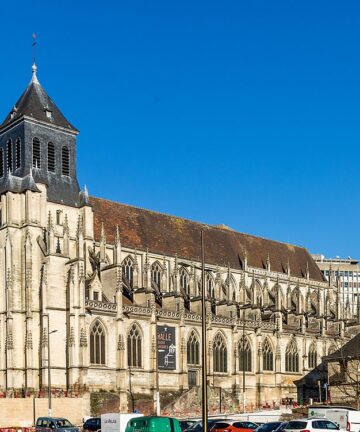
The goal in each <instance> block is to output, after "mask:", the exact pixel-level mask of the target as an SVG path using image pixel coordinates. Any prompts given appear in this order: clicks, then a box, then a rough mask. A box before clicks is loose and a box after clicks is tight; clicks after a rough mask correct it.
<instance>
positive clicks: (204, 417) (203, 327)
mask: <svg viewBox="0 0 360 432" xmlns="http://www.w3.org/2000/svg"><path fill="white" fill-rule="evenodd" d="M205 286H206V285H205V248H204V231H203V230H201V314H202V321H201V352H202V369H201V372H202V374H201V375H202V388H201V396H202V426H203V432H208V397H207V351H206V350H207V343H206V303H205V301H206V295H205V294H206V293H205Z"/></svg>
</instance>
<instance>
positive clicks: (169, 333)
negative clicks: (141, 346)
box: [156, 326, 176, 370]
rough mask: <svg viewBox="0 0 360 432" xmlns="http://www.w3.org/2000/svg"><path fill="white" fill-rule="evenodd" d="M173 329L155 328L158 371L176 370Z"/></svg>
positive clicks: (167, 327) (165, 327)
mask: <svg viewBox="0 0 360 432" xmlns="http://www.w3.org/2000/svg"><path fill="white" fill-rule="evenodd" d="M175 330H176V329H175V327H169V326H157V329H156V336H157V350H158V352H157V363H158V369H161V370H175V369H176V335H175Z"/></svg>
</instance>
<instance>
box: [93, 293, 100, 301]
mask: <svg viewBox="0 0 360 432" xmlns="http://www.w3.org/2000/svg"><path fill="white" fill-rule="evenodd" d="M93 297H94V300H96V301H97V300H99V291H94V294H93Z"/></svg>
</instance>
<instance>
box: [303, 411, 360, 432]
mask: <svg viewBox="0 0 360 432" xmlns="http://www.w3.org/2000/svg"><path fill="white" fill-rule="evenodd" d="M308 416H309V418H312V417H314V418H318V419H319V418H324V419H326V420H330V421H332V422H333V423H335V424H336V425H337V426H339V430H341V431H342V432H357V431H359V429H360V411H357V410H356V409H354V408H351V407H346V406H341V405H339V406H336V405H333V406H328V405H314V406H310V407H309V410H308Z"/></svg>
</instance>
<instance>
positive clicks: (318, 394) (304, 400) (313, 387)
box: [294, 363, 327, 405]
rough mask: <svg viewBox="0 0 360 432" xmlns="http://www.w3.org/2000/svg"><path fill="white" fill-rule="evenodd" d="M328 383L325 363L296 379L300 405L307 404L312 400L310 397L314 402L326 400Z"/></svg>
mask: <svg viewBox="0 0 360 432" xmlns="http://www.w3.org/2000/svg"><path fill="white" fill-rule="evenodd" d="M326 383H327V372H326V366H325V364H324V363H320V364H319V365H318V366H316V368H315V369H313V370H312V371H310V372H308V373H307V374H306V375H305V376H303V377H302V378H301V379H299V380H297V381H294V384H295V385H296V388H297V400H298V403H299V404H300V405H306V404H308V403H309V402H310V399H312V401H313V402H325V400H326V388H325V385H326Z"/></svg>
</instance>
